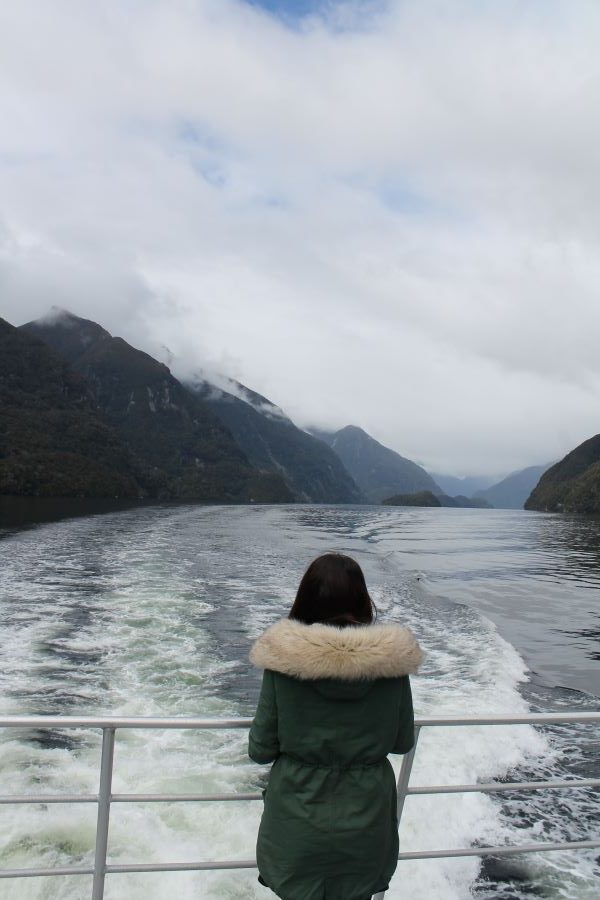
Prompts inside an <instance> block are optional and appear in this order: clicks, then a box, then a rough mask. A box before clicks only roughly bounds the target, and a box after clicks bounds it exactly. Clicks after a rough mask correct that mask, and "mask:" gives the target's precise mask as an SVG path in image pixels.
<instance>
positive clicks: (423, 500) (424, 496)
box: [381, 491, 442, 506]
mask: <svg viewBox="0 0 600 900" xmlns="http://www.w3.org/2000/svg"><path fill="white" fill-rule="evenodd" d="M381 502H382V503H383V504H385V505H386V506H441V505H442V504H441V502H440V500H439V499H438V497H436V496H435V494H433V493H432V492H431V491H417V492H416V493H414V494H395V496H393V497H388V498H387V500H382V501H381Z"/></svg>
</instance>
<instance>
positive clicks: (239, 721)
mask: <svg viewBox="0 0 600 900" xmlns="http://www.w3.org/2000/svg"><path fill="white" fill-rule="evenodd" d="M592 722H600V712H580V713H530V714H529V715H521V716H425V717H417V718H415V725H417V726H419V727H421V728H423V727H438V726H455V725H464V726H469V725H473V726H475V725H553V724H554V725H561V724H562V725H568V724H577V723H579V724H586V723H592ZM251 724H252V719H249V718H236V719H194V718H183V717H178V718H158V717H143V716H142V717H136V718H126V717H123V716H4V717H1V718H0V728H127V729H129V728H151V729H171V728H174V729H178V728H181V729H185V730H190V729H203V728H209V729H213V728H215V729H230V728H249V727H250V725H251Z"/></svg>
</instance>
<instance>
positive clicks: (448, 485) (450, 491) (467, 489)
mask: <svg viewBox="0 0 600 900" xmlns="http://www.w3.org/2000/svg"><path fill="white" fill-rule="evenodd" d="M429 474H430V475H431V477H432V478H433V480H434V481H435V483H436V484H439V486H440V487H441V489H442V490H443V492H444V493H445V494H447V495H448V496H450V497H455V496H456V495H457V494H459V495H460V496H463V497H472V496H473V494H474V493H475V491H484V490H486V488H489V487H491V485H492V484H494V482H495V479H494V478H489V477H486V476H485V475H465V476H464V478H458V477H456V476H455V475H440V474H439V473H437V472H430V473H429Z"/></svg>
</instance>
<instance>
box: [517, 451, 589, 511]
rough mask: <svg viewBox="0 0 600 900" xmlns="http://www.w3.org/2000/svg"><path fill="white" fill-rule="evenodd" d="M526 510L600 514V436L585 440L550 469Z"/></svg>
mask: <svg viewBox="0 0 600 900" xmlns="http://www.w3.org/2000/svg"><path fill="white" fill-rule="evenodd" d="M525 509H533V510H538V511H540V512H568V513H600V434H597V435H596V436H595V437H592V438H590V439H589V440H587V441H584V442H583V444H580V445H579V446H578V447H576V448H575V449H574V450H571V452H570V453H568V454H567V455H566V456H565V458H564V459H561V461H560V462H557V463H555V465H553V466H552V467H551V468H550V469H548V471H547V472H545V473H544V474H543V475H542V477H541V478H540V480H539V482H538V484H537V485H536V487H535V488H534V489H533V491H532V492H531V495H530V496H529V498H528V499H527V502H526V503H525Z"/></svg>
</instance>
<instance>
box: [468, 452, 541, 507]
mask: <svg viewBox="0 0 600 900" xmlns="http://www.w3.org/2000/svg"><path fill="white" fill-rule="evenodd" d="M551 465H552V463H545V464H544V465H541V466H528V467H527V468H526V469H520V470H519V471H517V472H511V474H510V475H507V476H506V478H503V479H502V481H499V482H498V483H497V484H493V485H492V486H491V487H489V488H487V489H486V490H483V491H477V492H476V494H475V497H480V498H482V499H484V500H487V501H488V502H489V503H491V504H492V505H493V506H494V507H495V508H496V509H523V506H524V504H525V501H526V500H527V498H528V497H529V495H530V493H531V491H532V490H533V488H534V487H535V486H536V484H537V483H538V481H539V479H540V477H541V476H542V475H543V474H544V472H545V471H546V470H547V469H548V468H549V467H550V466H551Z"/></svg>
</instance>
